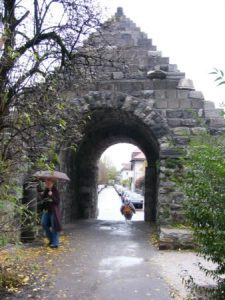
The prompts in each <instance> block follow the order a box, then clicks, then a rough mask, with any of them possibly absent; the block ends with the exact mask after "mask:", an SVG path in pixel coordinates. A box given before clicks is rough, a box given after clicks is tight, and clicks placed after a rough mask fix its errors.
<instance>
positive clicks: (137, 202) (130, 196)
mask: <svg viewBox="0 0 225 300" xmlns="http://www.w3.org/2000/svg"><path fill="white" fill-rule="evenodd" d="M123 198H124V200H125V199H127V200H129V201H130V202H132V203H133V205H134V207H135V208H143V205H144V197H143V196H142V195H140V194H137V193H134V192H130V191H127V192H126V193H125V194H124V196H123Z"/></svg>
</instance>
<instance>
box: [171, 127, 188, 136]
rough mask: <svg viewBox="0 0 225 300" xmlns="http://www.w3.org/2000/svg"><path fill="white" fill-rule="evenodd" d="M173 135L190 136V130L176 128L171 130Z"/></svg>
mask: <svg viewBox="0 0 225 300" xmlns="http://www.w3.org/2000/svg"><path fill="white" fill-rule="evenodd" d="M173 133H174V134H175V135H179V136H186V135H190V128H188V127H176V128H173Z"/></svg>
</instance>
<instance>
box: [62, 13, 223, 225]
mask: <svg viewBox="0 0 225 300" xmlns="http://www.w3.org/2000/svg"><path fill="white" fill-rule="evenodd" d="M103 40H104V43H106V41H107V43H108V46H106V49H107V58H110V59H115V58H117V60H116V63H115V66H113V67H112V66H105V67H104V68H103V67H102V69H99V71H98V72H97V81H96V82H95V83H92V84H91V85H90V86H88V85H87V86H86V89H83V90H82V91H81V90H79V91H77V90H73V84H71V87H70V90H68V91H67V93H68V94H70V95H71V101H72V102H71V105H72V104H74V105H76V106H77V108H78V111H79V112H80V114H82V115H84V116H87V115H88V116H90V120H89V121H88V122H87V123H86V126H85V128H84V131H83V132H82V134H83V138H82V139H81V141H80V143H79V144H78V151H77V153H76V154H73V153H71V152H70V151H68V152H67V153H64V154H63V156H62V169H63V170H65V171H67V172H68V174H69V175H70V177H71V178H72V182H71V183H70V186H68V187H67V190H66V191H65V193H64V194H65V198H66V200H65V203H64V208H63V210H64V216H65V220H69V219H70V220H71V218H72V219H76V218H78V217H82V218H91V217H95V216H96V207H97V190H96V182H97V169H96V167H97V161H98V159H99V158H100V155H101V154H102V152H103V151H104V150H105V149H106V148H107V147H108V146H110V145H112V144H114V143H116V142H131V143H134V144H136V145H137V146H139V147H140V148H141V149H142V151H143V152H144V153H145V155H146V157H147V160H148V164H149V168H148V169H147V172H146V186H145V190H146V195H145V196H146V197H145V198H146V207H145V219H146V220H147V221H150V220H151V221H157V222H158V224H159V225H162V224H164V225H168V224H174V223H182V222H183V221H184V214H183V206H182V202H183V195H182V193H181V192H180V191H178V190H177V188H176V186H175V183H174V182H173V180H172V177H173V176H174V175H176V174H177V171H178V169H179V164H178V158H179V156H180V155H181V153H182V151H183V149H184V148H185V147H186V145H187V144H188V142H189V140H190V137H191V136H193V135H196V134H198V133H200V132H205V131H209V132H211V133H213V134H214V133H218V132H225V122H224V118H223V117H222V115H221V110H219V109H215V107H214V105H213V103H212V102H209V101H205V99H204V96H203V94H202V92H200V91H196V90H195V89H194V87H193V85H192V82H191V81H187V80H186V81H185V74H184V73H183V72H180V71H179V70H178V68H177V66H176V65H174V64H170V63H169V59H168V58H167V57H163V56H162V54H161V52H160V51H158V50H157V48H156V46H154V45H153V44H152V40H151V39H149V38H148V37H147V35H146V34H144V33H142V32H141V31H140V29H139V28H138V27H136V25H135V24H134V23H133V22H132V21H131V20H129V19H128V18H127V17H126V16H124V14H123V12H122V10H121V9H119V10H118V11H117V13H116V15H115V16H114V17H113V18H112V19H111V20H109V21H108V22H106V24H105V25H104V26H103V27H102V30H101V32H100V33H94V34H93V35H92V36H91V37H90V38H89V40H88V41H87V42H86V43H85V44H84V48H83V51H85V47H87V49H89V48H88V47H89V45H90V43H91V45H92V46H93V45H96V47H97V45H99V44H101V43H103ZM100 70H101V71H100ZM74 78H75V77H74ZM75 79H76V78H75ZM75 79H74V80H75Z"/></svg>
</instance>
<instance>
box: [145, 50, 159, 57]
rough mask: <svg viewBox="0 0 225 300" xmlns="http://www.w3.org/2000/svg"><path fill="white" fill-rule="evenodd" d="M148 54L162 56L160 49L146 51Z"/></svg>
mask: <svg viewBox="0 0 225 300" xmlns="http://www.w3.org/2000/svg"><path fill="white" fill-rule="evenodd" d="M148 56H162V52H161V51H152V50H150V51H148Z"/></svg>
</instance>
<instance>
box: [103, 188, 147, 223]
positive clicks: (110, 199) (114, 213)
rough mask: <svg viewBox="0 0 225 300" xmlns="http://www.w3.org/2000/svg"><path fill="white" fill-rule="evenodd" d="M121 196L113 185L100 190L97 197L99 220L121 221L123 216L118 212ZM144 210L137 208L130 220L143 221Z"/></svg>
mask: <svg viewBox="0 0 225 300" xmlns="http://www.w3.org/2000/svg"><path fill="white" fill-rule="evenodd" d="M120 207H121V198H120V197H119V195H118V194H117V192H116V191H115V189H114V188H113V187H108V188H106V189H104V190H102V191H101V192H100V194H99V197H98V210H99V215H98V219H99V220H114V221H123V220H124V217H123V216H122V215H121V213H120ZM143 220H144V211H143V210H142V209H137V210H136V214H134V215H133V218H132V221H143Z"/></svg>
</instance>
